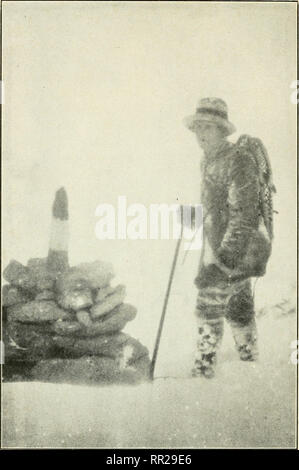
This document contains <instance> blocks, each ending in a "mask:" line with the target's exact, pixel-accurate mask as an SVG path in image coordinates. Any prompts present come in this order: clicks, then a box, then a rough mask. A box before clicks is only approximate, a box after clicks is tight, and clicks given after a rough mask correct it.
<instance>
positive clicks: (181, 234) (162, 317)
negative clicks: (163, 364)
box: [149, 221, 183, 380]
mask: <svg viewBox="0 0 299 470" xmlns="http://www.w3.org/2000/svg"><path fill="white" fill-rule="evenodd" d="M182 236H183V221H181V233H180V237H179V238H178V241H177V244H176V249H175V253H174V258H173V261H172V266H171V271H170V275H169V280H168V286H167V290H166V295H165V299H164V304H163V310H162V315H161V319H160V323H159V328H158V333H157V337H156V342H155V348H154V352H153V358H152V361H151V364H150V371H149V378H150V380H154V371H155V365H156V361H157V356H158V350H159V345H160V339H161V334H162V329H163V324H164V319H165V314H166V309H167V304H168V299H169V295H170V290H171V285H172V281H173V277H174V271H175V267H176V263H177V259H178V255H179V251H180V245H181V241H182Z"/></svg>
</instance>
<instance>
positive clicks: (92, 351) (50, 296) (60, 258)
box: [2, 194, 150, 384]
mask: <svg viewBox="0 0 299 470" xmlns="http://www.w3.org/2000/svg"><path fill="white" fill-rule="evenodd" d="M60 197H61V194H60ZM56 199H57V194H56ZM54 206H55V204H54ZM56 226H57V224H56ZM56 229H57V228H56ZM58 232H59V233H60V235H61V232H62V230H61V227H60V228H59V229H58ZM52 238H53V237H52ZM54 238H55V237H54ZM54 245H55V244H54ZM59 248H61V246H60V247H59ZM62 248H63V247H62ZM49 259H50V262H49ZM3 276H4V279H5V280H6V281H8V284H6V285H4V286H3V288H2V305H3V337H4V345H5V365H4V367H3V373H4V380H38V381H50V382H65V383H78V384H86V383H88V384H97V383H111V382H112V383H119V382H127V383H136V382H139V381H141V380H144V379H146V378H147V377H148V370H149V364H150V360H149V354H148V350H147V348H145V347H144V346H143V345H142V344H141V343H140V342H139V341H138V340H136V339H134V338H132V337H131V336H129V335H128V334H125V333H123V332H122V330H123V328H124V327H125V325H126V324H127V322H129V321H131V320H133V319H134V318H135V316H136V308H135V307H134V306H132V305H130V304H128V303H124V299H125V295H126V289H125V286H123V285H118V286H116V287H113V286H112V285H111V280H112V278H113V277H114V272H113V268H112V266H111V264H110V263H106V262H103V261H94V262H91V263H81V264H79V265H77V266H73V267H68V259H67V256H66V250H64V249H58V248H57V246H56V247H55V246H52V247H50V250H49V254H48V257H47V258H34V259H30V260H29V261H28V263H27V266H23V265H22V264H21V263H19V262H17V261H15V260H13V261H11V262H10V263H9V265H8V266H7V267H6V269H5V270H4V273H3Z"/></svg>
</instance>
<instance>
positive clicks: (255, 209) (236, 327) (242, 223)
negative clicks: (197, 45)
mask: <svg viewBox="0 0 299 470" xmlns="http://www.w3.org/2000/svg"><path fill="white" fill-rule="evenodd" d="M184 123H185V125H186V126H187V128H188V129H190V130H191V131H193V132H194V133H195V135H196V138H197V141H198V143H199V146H200V147H201V149H202V150H203V152H204V157H203V160H202V163H201V176H202V181H201V203H202V205H203V217H204V223H203V232H204V241H203V248H202V253H201V261H200V266H199V272H198V275H197V277H196V279H195V284H196V286H197V287H198V290H199V292H198V297H197V305H196V316H197V321H198V337H197V351H196V357H195V365H194V369H193V371H192V372H193V375H194V376H204V377H213V375H214V372H215V370H214V367H215V364H216V353H217V350H218V348H219V345H220V342H221V338H222V335H223V322H224V317H225V318H226V319H227V320H228V322H229V323H230V325H231V327H232V332H233V337H234V340H235V344H236V348H237V351H238V353H239V356H240V359H241V360H244V361H253V360H255V359H256V358H257V343H256V340H257V333H256V323H255V314H254V304H253V296H252V291H251V281H250V277H251V276H254V275H255V273H254V271H252V269H250V268H249V265H250V263H249V264H247V262H246V257H248V250H249V251H250V246H251V241H252V237H254V234H255V233H257V230H258V227H259V223H260V211H259V173H258V171H259V170H258V166H257V164H256V161H255V160H254V158H253V155H252V154H251V153H250V152H248V151H247V150H246V147H244V148H240V147H238V146H237V144H233V143H231V142H229V141H227V140H226V137H227V136H229V135H230V134H232V133H233V132H234V131H235V127H234V126H233V124H231V123H230V122H229V120H228V113H227V106H226V103H225V102H224V101H223V100H221V99H219V98H205V99H202V100H201V101H200V102H199V104H198V107H197V109H196V113H195V114H194V115H192V116H188V117H187V118H185V121H184ZM258 250H259V248H258ZM252 254H253V256H255V258H260V261H261V263H263V262H264V261H265V260H266V258H267V256H268V255H269V253H268V254H265V253H264V254H263V253H262V251H258V252H257V251H255V252H254V253H252V252H251V253H250V255H249V257H250V256H251V255H252ZM247 261H248V260H247ZM264 267H265V266H264ZM262 269H263V268H262ZM257 275H260V274H257Z"/></svg>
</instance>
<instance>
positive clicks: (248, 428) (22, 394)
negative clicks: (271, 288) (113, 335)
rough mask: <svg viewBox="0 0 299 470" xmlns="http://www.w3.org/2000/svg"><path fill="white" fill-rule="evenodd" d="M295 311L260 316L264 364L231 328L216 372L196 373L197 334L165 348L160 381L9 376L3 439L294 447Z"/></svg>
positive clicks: (41, 443)
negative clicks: (178, 347)
mask: <svg viewBox="0 0 299 470" xmlns="http://www.w3.org/2000/svg"><path fill="white" fill-rule="evenodd" d="M289 310H290V305H289V304H286V305H284V306H282V307H279V306H277V307H275V308H272V309H269V310H268V311H267V312H266V314H265V315H263V316H260V317H259V319H258V328H259V337H260V359H259V361H258V362H257V363H243V362H241V361H239V360H238V357H237V354H236V352H235V351H234V349H233V347H232V340H231V335H230V334H229V333H230V332H229V329H228V328H227V329H226V333H225V337H224V343H223V346H222V350H221V354H220V355H219V363H218V370H217V375H216V377H215V378H214V379H212V380H207V379H201V378H196V379H194V378H191V377H190V374H189V370H190V367H191V365H192V350H193V339H194V338H190V342H189V350H188V351H187V349H185V350H184V354H180V353H178V354H176V356H175V357H174V356H173V355H171V354H168V355H166V354H164V355H162V356H160V360H159V363H158V367H157V374H156V375H157V378H156V379H155V381H154V382H153V383H144V384H141V385H138V386H109V387H108V386H107V387H81V386H72V385H55V384H45V383H7V384H4V385H3V407H4V408H3V409H4V414H3V418H4V421H3V445H4V446H5V447H55V448H57V447H106V448H107V447H108V448H117V447H162V448H171V447H190V448H191V447H194V448H203V447H238V448H240V447H266V448H268V447H280V448H281V447H294V446H295V419H296V417H295V410H296V405H295V399H296V396H295V395H296V393H295V392H296V366H295V365H294V364H293V363H292V361H291V354H292V352H293V351H294V349H293V348H292V347H291V343H292V341H294V339H295V332H296V317H295V314H294V313H292V312H290V313H288V311H289ZM164 348H165V344H164ZM171 357H173V358H174V359H175V360H173V361H171ZM163 358H164V360H163ZM161 377H164V378H161Z"/></svg>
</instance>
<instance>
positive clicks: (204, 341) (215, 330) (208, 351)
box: [192, 318, 223, 378]
mask: <svg viewBox="0 0 299 470" xmlns="http://www.w3.org/2000/svg"><path fill="white" fill-rule="evenodd" d="M197 322H198V326H197V328H198V337H197V349H196V354H195V362H194V368H193V369H192V376H193V377H200V376H203V377H206V378H212V377H214V374H215V365H216V353H217V350H218V348H219V346H220V344H221V339H222V336H223V318H220V319H216V320H207V319H204V318H198V319H197Z"/></svg>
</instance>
